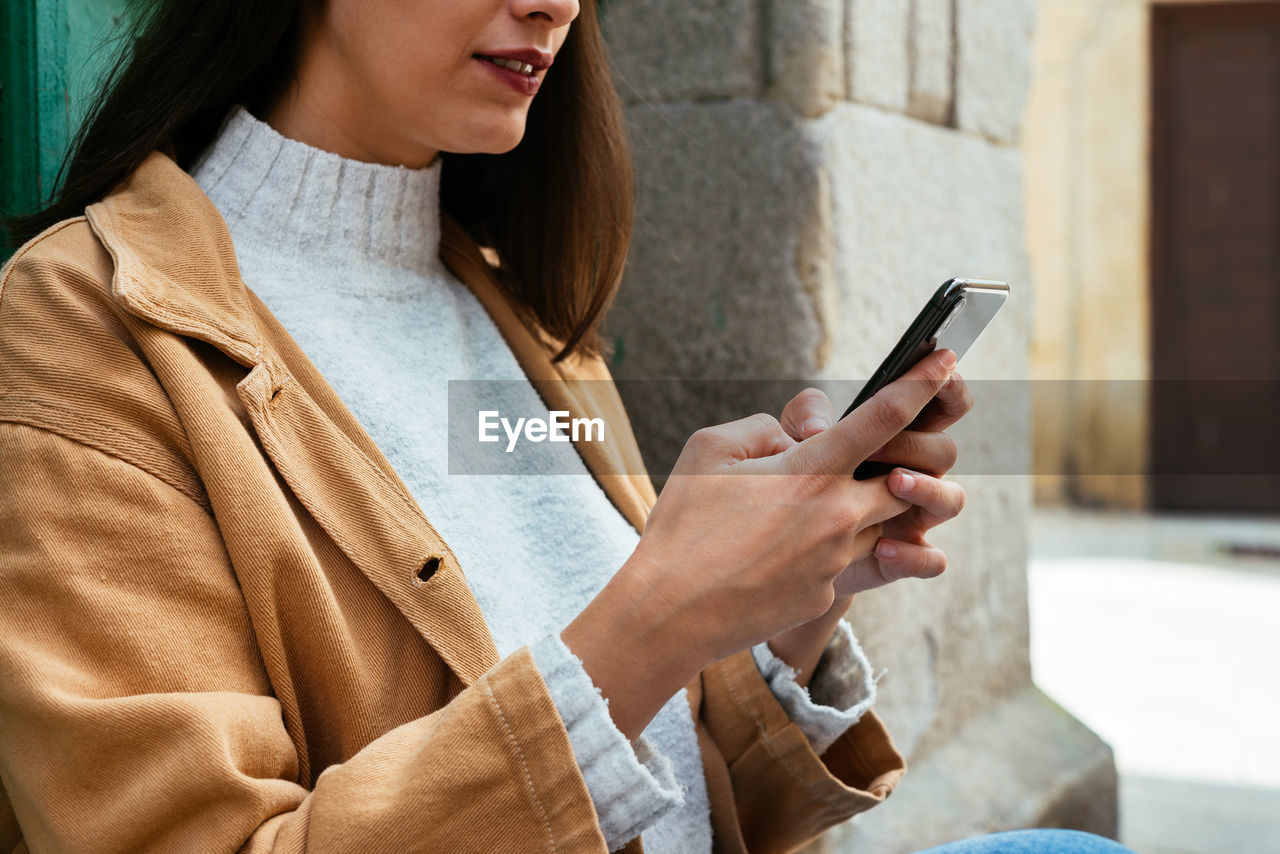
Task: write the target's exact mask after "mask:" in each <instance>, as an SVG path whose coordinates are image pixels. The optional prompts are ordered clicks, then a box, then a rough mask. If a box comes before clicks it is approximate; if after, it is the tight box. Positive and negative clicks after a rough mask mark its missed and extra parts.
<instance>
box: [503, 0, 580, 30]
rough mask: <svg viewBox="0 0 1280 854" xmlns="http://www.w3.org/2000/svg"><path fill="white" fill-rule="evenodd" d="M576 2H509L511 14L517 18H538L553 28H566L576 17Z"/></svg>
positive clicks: (567, 0) (577, 9)
mask: <svg viewBox="0 0 1280 854" xmlns="http://www.w3.org/2000/svg"><path fill="white" fill-rule="evenodd" d="M578 11H579V6H578V0H511V12H512V14H514V15H515V16H516V17H519V18H529V17H533V18H540V19H542V20H544V21H547V22H548V23H550V24H551V26H553V27H564V26H568V24H569V23H570V22H572V21H573V19H574V18H576V17H578Z"/></svg>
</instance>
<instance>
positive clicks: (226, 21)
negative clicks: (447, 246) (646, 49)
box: [3, 0, 633, 360]
mask: <svg viewBox="0 0 1280 854" xmlns="http://www.w3.org/2000/svg"><path fill="white" fill-rule="evenodd" d="M308 2H311V0H270V2H262V0H200V2H191V0H154V2H152V3H150V4H148V5H146V6H145V7H144V8H143V9H142V10H141V11H140V12H139V19H138V26H137V37H136V38H135V39H134V41H133V45H132V47H131V48H130V49H128V50H125V51H122V52H121V54H120V56H119V58H118V59H117V60H116V62H115V65H114V66H113V67H112V68H111V70H110V71H109V73H108V74H107V75H106V76H105V77H104V82H103V84H102V87H101V91H100V92H99V94H98V97H96V98H95V99H94V101H93V103H92V105H91V106H90V107H89V110H88V112H87V114H86V117H85V120H84V122H83V124H82V125H81V126H80V127H79V129H78V130H77V132H76V134H75V137H74V140H73V142H72V144H71V146H70V149H69V150H68V151H67V153H66V155H65V157H64V159H63V161H62V166H61V168H60V169H59V172H58V177H59V178H60V179H61V178H63V176H65V180H61V181H58V182H55V184H56V186H57V187H58V189H57V190H56V192H55V193H54V195H53V197H52V198H51V199H50V200H49V201H48V202H47V203H46V204H44V205H43V206H42V207H41V208H40V209H39V210H37V211H35V212H34V213H29V214H26V215H14V216H7V217H5V218H4V219H3V225H4V230H5V232H6V233H5V235H4V238H5V243H6V245H8V246H9V247H10V248H14V247H17V246H19V245H21V244H22V243H24V242H25V241H26V240H28V239H30V238H31V237H34V236H35V235H36V234H38V233H40V232H41V231H43V230H44V229H45V228H48V227H49V226H50V225H53V224H54V223H56V222H59V221H61V220H63V219H66V218H68V217H73V216H79V215H80V214H82V213H83V212H84V209H85V207H87V206H88V205H90V204H92V203H93V202H96V201H98V200H100V199H101V198H102V197H103V196H105V195H106V194H107V193H108V192H110V191H111V190H112V189H113V188H114V187H115V186H116V185H117V184H118V183H119V182H120V181H122V180H124V179H125V178H126V177H127V176H128V175H129V174H130V173H131V172H132V171H133V170H134V169H136V168H137V167H138V166H139V165H140V164H141V163H142V161H143V160H144V159H145V158H146V156H147V155H148V154H149V153H151V151H152V150H154V149H156V148H158V147H160V146H162V145H163V144H164V143H165V142H171V143H172V144H173V147H174V151H175V153H176V154H177V158H178V164H179V165H180V166H182V167H183V168H184V169H185V168H188V167H189V166H190V165H191V163H192V162H193V161H194V159H195V157H196V156H197V155H199V154H200V152H201V151H203V150H204V148H205V147H206V146H207V145H208V144H209V143H210V142H211V141H212V140H213V136H214V134H215V133H216V132H217V129H218V127H219V126H220V124H221V121H222V118H223V117H224V116H225V115H226V112H227V111H228V110H229V109H230V108H231V106H232V104H235V103H241V104H244V105H245V107H246V108H248V109H249V110H250V112H253V113H256V114H257V115H265V114H266V111H267V108H268V107H269V106H270V105H272V104H274V103H275V101H276V99H277V98H279V97H280V96H281V95H282V94H283V93H284V91H285V88H286V86H287V85H288V84H289V82H290V79H291V75H292V74H293V73H294V70H295V69H296V61H297V56H298V51H299V49H300V47H301V35H302V23H303V15H304V11H305V10H304V4H306V3H308ZM441 156H442V157H443V158H444V160H445V163H444V167H443V171H442V176H441V177H442V185H441V191H440V204H441V207H442V208H443V210H445V211H447V212H448V213H449V214H451V215H452V216H453V217H454V218H455V219H457V220H458V221H459V222H460V223H461V224H462V225H463V226H464V227H465V228H466V229H467V231H468V232H469V233H470V234H471V235H472V236H473V237H474V238H475V239H476V241H477V242H478V243H480V244H481V245H484V246H489V247H492V248H493V249H494V250H496V252H497V255H498V258H499V260H500V264H499V268H500V269H499V276H498V278H499V280H500V281H501V282H502V284H503V286H504V287H505V288H506V289H507V290H508V292H509V293H510V295H511V296H512V297H513V299H514V300H515V301H516V303H517V305H518V306H520V307H521V308H522V309H523V310H524V312H525V313H526V315H529V316H531V317H532V318H533V319H534V320H536V321H537V322H538V323H540V324H541V325H542V327H543V328H544V329H546V331H547V332H549V333H550V334H551V335H553V336H554V337H555V338H557V339H558V340H560V341H562V342H564V346H563V348H562V349H561V350H560V352H559V353H558V354H557V355H556V359H557V360H559V359H562V358H564V357H566V356H568V355H569V354H571V353H574V352H583V353H587V354H599V353H601V352H602V351H603V349H604V347H603V344H602V342H601V339H600V335H599V325H600V321H601V320H602V319H603V317H604V314H605V312H606V311H607V310H608V307H609V305H610V303H611V302H612V300H613V296H614V293H615V292H616V290H617V287H618V283H619V281H620V279H621V277H622V268H623V264H624V263H625V260H626V254H627V247H628V244H629V242H630V239H631V225H632V216H633V210H632V205H633V198H632V192H633V190H632V177H631V162H630V153H629V150H628V146H627V141H626V132H625V128H624V125H623V120H622V108H621V105H620V104H619V101H618V96H617V93H616V92H615V91H614V89H613V85H612V82H611V76H610V68H609V59H608V53H607V51H606V48H605V44H604V39H603V37H602V35H601V31H600V22H599V18H598V15H597V9H596V2H595V0H582V3H581V9H580V12H579V14H578V17H577V19H576V20H575V21H574V22H573V25H572V26H571V27H570V29H569V35H568V37H567V39H566V40H565V43H564V45H563V46H562V47H561V48H560V51H559V52H558V53H557V55H556V63H555V66H554V67H553V68H552V69H551V70H550V71H549V72H548V73H547V76H546V79H545V80H544V81H543V85H542V87H541V89H540V90H539V92H538V95H537V96H536V97H535V98H534V99H533V103H532V105H531V106H530V109H529V119H528V124H527V126H526V130H525V135H524V138H523V139H522V140H521V142H520V144H519V145H517V146H516V147H515V148H514V149H512V150H511V151H509V152H507V153H505V154H498V155H488V154H453V153H444V154H442V155H441Z"/></svg>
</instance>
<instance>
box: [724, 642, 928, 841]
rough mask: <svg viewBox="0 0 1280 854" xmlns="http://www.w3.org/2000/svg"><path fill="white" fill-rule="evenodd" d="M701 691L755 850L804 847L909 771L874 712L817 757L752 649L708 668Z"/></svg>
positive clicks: (742, 821)
mask: <svg viewBox="0 0 1280 854" xmlns="http://www.w3.org/2000/svg"><path fill="white" fill-rule="evenodd" d="M702 691H703V693H702V720H703V722H704V723H705V724H706V727H707V730H708V732H709V733H710V735H711V738H712V739H713V740H714V742H715V744H716V746H717V747H718V748H719V750H720V752H721V754H722V755H723V756H724V758H725V762H726V764H727V765H728V767H729V771H730V776H731V777H732V782H733V789H734V796H735V800H736V802H737V804H738V823H739V827H740V829H741V831H742V834H743V838H744V839H745V840H746V841H747V847H748V849H749V850H754V847H760V848H761V849H762V850H764V849H768V850H774V849H777V850H791V849H793V848H798V847H800V846H801V845H803V844H804V843H805V842H807V841H808V840H810V839H813V838H814V837H816V836H818V835H819V834H821V833H822V832H823V831H825V830H827V829H828V828H830V827H832V826H834V825H836V824H839V823H841V822H843V821H845V820H846V819H848V818H850V817H851V816H853V815H855V814H857V813H860V812H863V811H864V810H867V809H870V808H871V807H874V806H876V805H878V804H880V803H881V802H882V801H884V799H885V798H887V797H888V796H889V794H890V793H891V792H892V791H893V789H894V787H895V786H896V785H897V784H898V781H899V780H900V779H901V777H902V774H903V773H904V772H905V770H906V762H905V761H904V759H903V757H902V754H900V753H899V752H898V750H897V748H896V747H895V746H894V744H893V740H892V739H891V738H890V737H889V734H888V733H887V732H886V731H885V729H884V726H883V725H882V724H881V723H880V719H879V718H878V717H877V716H876V713H875V711H874V710H871V709H869V710H867V711H866V712H864V713H863V715H862V717H861V718H859V720H858V722H857V723H855V724H853V725H852V726H850V727H849V728H848V729H847V730H845V731H844V733H843V734H842V735H841V736H840V737H839V738H837V739H836V740H835V742H833V743H832V744H831V746H830V747H829V748H827V751H826V752H825V753H824V754H823V755H822V756H819V755H818V753H817V752H816V751H815V750H814V749H813V745H812V744H810V742H809V740H808V739H807V738H806V737H805V735H804V733H803V732H801V730H800V728H799V727H798V726H797V725H796V724H795V723H794V722H793V721H792V720H791V719H790V718H789V717H788V715H787V712H786V710H785V709H784V708H783V707H782V704H781V703H779V702H778V699H777V698H776V697H775V696H774V695H773V692H772V691H771V690H770V689H769V685H768V683H766V682H765V679H764V677H763V676H762V675H761V674H760V669H759V667H757V666H756V662H755V658H754V656H753V655H752V653H751V651H750V650H749V649H744V650H742V651H741V652H738V653H735V654H734V655H731V656H729V657H728V658H725V659H722V660H721V661H718V662H716V663H715V664H713V665H711V666H710V667H708V668H706V669H704V670H703V671H702ZM779 816H785V817H786V818H785V819H779V818H778V817H779ZM753 846H754V847H753Z"/></svg>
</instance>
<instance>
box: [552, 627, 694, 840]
mask: <svg viewBox="0 0 1280 854" xmlns="http://www.w3.org/2000/svg"><path fill="white" fill-rule="evenodd" d="M530 652H531V653H532V655H533V660H534V663H535V664H536V665H537V667H538V670H539V671H540V672H541V674H542V678H543V681H545V682H546V683H547V689H548V690H549V692H550V694H551V700H552V702H553V703H554V704H555V707H556V710H557V711H558V712H559V713H560V718H561V720H562V721H563V722H564V726H565V729H566V730H567V731H568V733H569V745H570V746H571V747H572V748H573V755H574V758H575V759H576V760H577V763H578V767H579V769H580V770H581V771H582V778H583V780H584V781H585V782H586V786H587V791H588V792H589V793H590V795H591V801H592V803H593V804H594V805H595V809H596V817H597V819H598V820H599V823H600V830H601V832H602V833H603V834H604V838H605V842H606V843H607V844H608V846H609V850H610V851H616V850H618V849H619V848H621V847H622V846H623V845H625V844H626V843H627V842H628V841H630V840H631V839H633V838H635V837H636V836H639V835H640V833H641V831H643V830H644V829H646V828H647V827H649V826H651V825H653V824H655V823H656V822H658V821H659V820H660V819H662V818H663V817H664V816H665V815H667V813H669V812H670V811H671V810H672V809H674V808H675V807H677V806H679V805H680V804H682V803H683V802H684V790H683V788H682V787H681V785H680V783H679V781H677V780H676V776H675V769H674V767H673V766H672V764H671V760H670V759H668V758H667V757H666V756H664V755H662V754H661V753H659V752H658V751H657V750H656V749H655V748H654V746H653V744H652V743H651V742H650V741H649V740H648V739H646V738H645V737H644V736H640V737H639V738H637V739H636V740H635V741H628V740H627V737H626V736H625V735H623V734H622V731H621V730H619V729H618V728H617V726H615V725H614V723H613V718H612V717H610V715H609V704H608V701H607V700H606V699H605V698H604V696H603V695H602V694H601V693H600V689H599V688H597V687H596V686H595V684H594V683H593V682H592V681H591V677H590V676H589V675H588V674H587V671H586V670H585V669H584V668H583V666H582V661H581V659H579V658H578V657H577V656H576V655H574V654H573V652H571V651H570V649H569V648H568V647H567V646H565V644H564V641H562V640H561V639H560V636H559V635H558V634H550V635H547V636H546V637H544V638H543V639H542V640H540V641H538V642H537V643H536V644H534V645H533V646H532V647H530Z"/></svg>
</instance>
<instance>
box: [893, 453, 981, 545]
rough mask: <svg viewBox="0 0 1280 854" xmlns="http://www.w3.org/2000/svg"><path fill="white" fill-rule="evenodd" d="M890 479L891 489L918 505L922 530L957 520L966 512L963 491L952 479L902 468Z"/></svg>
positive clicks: (894, 472)
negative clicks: (956, 518) (962, 512)
mask: <svg viewBox="0 0 1280 854" xmlns="http://www.w3.org/2000/svg"><path fill="white" fill-rule="evenodd" d="M888 477H889V490H890V491H891V492H892V493H893V494H894V495H895V496H897V497H899V498H902V499H904V500H906V501H909V502H911V503H912V504H913V505H915V507H914V511H913V512H914V514H915V517H916V521H917V522H918V523H919V528H920V530H922V531H923V530H928V529H929V528H932V527H934V526H936V525H941V524H942V523H943V522H945V521H947V520H948V519H954V518H955V517H956V516H958V515H959V514H960V511H961V510H963V509H964V488H963V487H962V486H960V484H958V483H956V482H955V481H953V480H941V479H940V478H936V477H932V476H930V475H927V474H922V473H921V472H914V471H908V470H906V469H902V468H899V469H894V470H893V472H891V473H890V474H889V475H888Z"/></svg>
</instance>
